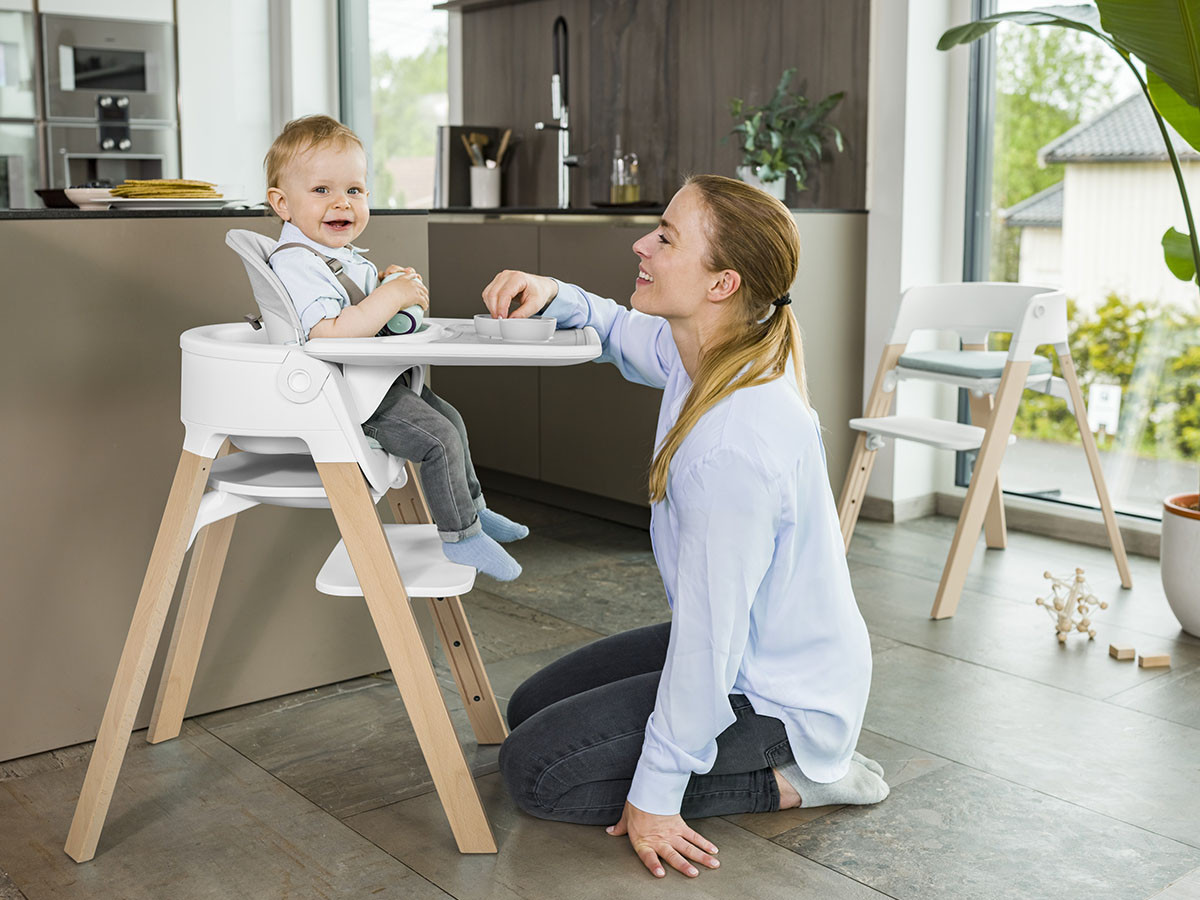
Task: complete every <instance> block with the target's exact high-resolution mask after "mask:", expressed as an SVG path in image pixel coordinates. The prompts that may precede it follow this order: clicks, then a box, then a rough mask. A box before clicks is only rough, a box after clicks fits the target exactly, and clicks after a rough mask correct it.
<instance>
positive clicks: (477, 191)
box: [471, 166, 500, 209]
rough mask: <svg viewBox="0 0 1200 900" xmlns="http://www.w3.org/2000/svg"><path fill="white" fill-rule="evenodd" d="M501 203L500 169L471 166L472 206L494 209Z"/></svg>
mask: <svg viewBox="0 0 1200 900" xmlns="http://www.w3.org/2000/svg"><path fill="white" fill-rule="evenodd" d="M499 205H500V170H499V169H497V168H489V167H487V166H471V206H473V207H475V208H476V209H494V208H495V207H497V206H499Z"/></svg>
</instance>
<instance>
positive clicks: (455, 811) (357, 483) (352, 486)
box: [317, 462, 496, 853]
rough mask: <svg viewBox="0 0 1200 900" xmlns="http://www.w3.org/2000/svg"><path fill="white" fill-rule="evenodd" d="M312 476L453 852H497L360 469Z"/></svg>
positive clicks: (320, 467) (335, 468) (323, 470)
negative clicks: (446, 825) (317, 482)
mask: <svg viewBox="0 0 1200 900" xmlns="http://www.w3.org/2000/svg"><path fill="white" fill-rule="evenodd" d="M317 471H318V472H319V473H320V475H321V481H322V482H323V483H324V485H325V493H326V495H327V496H328V497H329V504H330V506H332V507H333V515H334V518H335V519H337V524H338V529H339V530H340V531H341V533H342V539H343V540H344V541H345V542H346V550H347V551H348V552H349V554H350V562H351V563H352V564H353V566H354V573H355V575H357V576H358V583H359V585H360V586H361V587H362V591H363V596H364V597H365V598H366V601H367V608H368V609H369V610H370V612H371V618H372V619H373V620H374V622H375V629H376V631H378V633H379V640H380V642H381V643H382V644H383V650H384V653H385V654H386V655H387V659H388V663H389V664H390V665H391V667H392V675H393V677H394V678H395V679H396V686H397V687H398V688H399V689H400V696H401V697H402V698H403V700H404V708H405V709H406V710H407V711H408V717H409V719H410V720H411V721H412V725H413V730H414V731H415V732H416V735H417V743H418V744H420V746H421V752H422V753H423V754H424V756H425V762H426V764H427V765H428V766H429V773H430V775H432V776H433V784H434V787H435V788H436V789H437V792H438V797H439V798H440V799H441V801H442V806H443V808H444V809H445V811H446V818H447V819H449V820H450V829H451V830H452V831H453V832H454V839H455V841H457V843H458V849H459V850H460V851H462V852H463V853H495V852H496V841H495V838H494V837H493V836H492V830H491V826H490V825H489V824H488V820H487V815H486V813H484V810H483V802H482V801H481V800H480V798H479V791H478V790H477V789H476V787H475V781H474V778H473V777H472V775H471V769H470V767H469V766H468V765H467V761H466V758H465V757H464V756H463V752H462V747H461V746H460V745H459V743H458V736H457V735H456V734H455V733H454V725H453V724H452V723H451V721H450V714H449V712H447V710H446V704H445V703H444V702H442V695H441V689H440V688H439V687H438V682H437V677H436V676H435V675H434V673H433V664H432V662H430V659H429V653H428V651H427V650H426V649H425V642H424V641H423V640H422V638H421V632H420V629H419V628H418V626H417V620H416V618H415V617H414V616H413V611H412V607H410V606H409V599H408V593H407V592H406V591H405V590H404V583H403V582H402V581H401V580H400V573H399V572H398V571H397V569H396V563H395V560H393V559H392V552H391V548H390V547H389V546H388V542H387V537H386V536H385V535H384V532H383V526H382V525H381V524H380V521H379V515H378V513H377V512H376V511H375V506H374V504H373V503H372V502H371V496H370V494H369V493H368V492H367V485H366V482H365V481H364V480H363V476H362V471H361V470H360V469H359V467H358V465H357V464H356V463H321V462H319V463H317Z"/></svg>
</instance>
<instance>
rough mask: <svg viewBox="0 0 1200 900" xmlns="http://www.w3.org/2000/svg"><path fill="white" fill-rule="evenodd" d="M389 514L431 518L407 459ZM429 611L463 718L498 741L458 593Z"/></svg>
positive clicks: (483, 739) (499, 724) (501, 728)
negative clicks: (460, 701)
mask: <svg viewBox="0 0 1200 900" xmlns="http://www.w3.org/2000/svg"><path fill="white" fill-rule="evenodd" d="M388 505H389V506H391V508H392V515H393V516H394V517H395V519H396V521H397V522H398V523H400V524H402V525H427V524H429V523H431V522H432V521H433V516H432V514H431V513H430V511H429V504H428V503H427V502H426V500H425V493H424V491H422V490H421V484H420V482H419V481H418V480H417V472H416V469H415V467H414V466H413V464H412V463H411V462H410V463H408V481H407V482H406V483H405V484H404V487H401V488H393V489H392V490H390V491H388ZM429 607H430V611H431V612H432V613H433V620H434V622H435V623H436V625H437V631H438V637H440V638H441V641H442V647H443V649H444V650H445V651H446V660H447V661H448V662H449V664H450V670H451V671H452V672H453V673H454V681H455V683H456V684H457V685H458V692H459V693H460V694H461V695H462V699H463V706H464V707H465V708H466V710H467V718H468V719H470V721H471V728H472V730H473V731H474V732H475V741H476V742H477V743H479V744H500V743H503V742H504V739H505V738H506V737H508V727H507V726H506V725H505V723H504V717H503V716H502V715H501V714H500V706H499V704H497V703H496V695H495V694H494V693H493V692H492V683H491V681H490V680H489V679H488V674H487V669H485V668H484V666H483V659H482V658H481V657H480V655H479V647H478V646H477V645H476V643H475V635H473V634H472V633H471V627H470V625H469V624H468V623H467V615H466V612H465V611H464V610H463V605H462V600H461V599H460V598H458V597H430V598H429Z"/></svg>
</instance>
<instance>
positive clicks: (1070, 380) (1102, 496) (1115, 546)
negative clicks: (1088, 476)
mask: <svg viewBox="0 0 1200 900" xmlns="http://www.w3.org/2000/svg"><path fill="white" fill-rule="evenodd" d="M1054 349H1055V352H1056V353H1058V364H1059V367H1060V368H1061V369H1062V373H1063V381H1065V382H1066V383H1067V390H1068V391H1069V392H1070V394H1071V405H1072V406H1073V407H1075V424H1076V425H1078V427H1079V439H1080V440H1081V441H1082V442H1083V452H1084V455H1086V456H1087V461H1088V468H1089V469H1091V472H1092V483H1093V484H1094V485H1095V486H1096V496H1097V498H1099V500H1100V511H1101V512H1102V514H1103V515H1104V528H1105V530H1106V531H1107V532H1108V545H1109V546H1110V547H1111V548H1112V554H1113V559H1115V560H1116V562H1117V572H1118V573H1120V576H1121V587H1123V588H1131V587H1133V576H1132V575H1131V574H1130V572H1129V558H1128V557H1127V556H1126V555H1125V541H1124V539H1123V538H1122V537H1121V529H1120V527H1119V526H1118V525H1117V514H1116V512H1115V511H1114V510H1113V505H1112V500H1111V499H1110V498H1109V496H1108V485H1107V484H1106V483H1105V481H1104V469H1103V468H1102V467H1101V466H1100V453H1099V451H1098V450H1097V449H1096V439H1095V438H1094V437H1092V429H1091V426H1090V425H1088V420H1087V407H1086V406H1085V405H1084V402H1083V391H1081V390H1080V389H1079V378H1078V376H1077V375H1076V374H1075V361H1074V360H1073V359H1071V352H1070V350H1069V349H1068V348H1067V346H1066V345H1065V344H1064V345H1062V346H1061V347H1057V346H1056V347H1055V348H1054Z"/></svg>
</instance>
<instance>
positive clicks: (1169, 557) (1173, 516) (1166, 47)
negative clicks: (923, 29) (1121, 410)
mask: <svg viewBox="0 0 1200 900" xmlns="http://www.w3.org/2000/svg"><path fill="white" fill-rule="evenodd" d="M1095 2H1096V6H1095V7H1091V6H1049V7H1045V8H1042V9H1031V10H1022V11H1019V12H1007V13H997V14H996V15H991V16H985V17H984V18H982V19H979V20H977V21H975V22H968V23H967V24H965V25H959V26H957V27H955V28H951V29H950V30H949V31H947V32H946V33H945V34H943V35H942V37H941V40H939V41H938V49H939V50H949V49H950V48H951V47H954V46H957V45H959V44H969V43H971V42H972V41H976V40H978V39H979V38H981V37H983V36H984V35H985V34H987V33H988V32H989V31H991V30H992V29H993V28H995V27H996V25H998V24H999V23H1000V22H1015V23H1017V24H1020V25H1034V26H1036V25H1053V26H1057V27H1060V28H1072V29H1075V30H1076V31H1082V32H1084V33H1086V34H1091V35H1093V36H1094V37H1096V38H1097V39H1099V40H1101V41H1103V42H1104V43H1105V44H1107V45H1108V46H1109V47H1111V48H1112V49H1113V50H1114V51H1116V52H1117V53H1118V54H1119V55H1120V56H1121V58H1122V59H1123V60H1125V62H1126V64H1127V65H1128V66H1129V68H1130V69H1131V70H1132V71H1133V74H1134V77H1135V78H1136V79H1137V83H1138V86H1139V87H1140V88H1141V89H1142V93H1143V94H1144V95H1145V97H1146V101H1147V102H1148V103H1149V104H1150V109H1151V111H1152V112H1153V113H1154V120H1155V122H1156V123H1157V125H1158V129H1159V132H1160V133H1161V135H1162V138H1163V143H1164V144H1165V145H1166V149H1167V156H1168V158H1169V159H1170V161H1171V168H1172V170H1173V171H1174V173H1175V182H1176V184H1177V185H1178V187H1179V197H1180V200H1182V201H1183V210H1184V215H1185V216H1186V218H1187V227H1188V233H1187V234H1183V233H1181V232H1179V231H1177V230H1176V229H1175V228H1168V229H1167V231H1166V233H1165V234H1164V235H1163V237H1162V247H1163V256H1164V258H1165V260H1166V264H1167V267H1168V268H1169V269H1170V270H1171V273H1172V274H1173V275H1174V276H1175V277H1176V278H1179V279H1180V280H1182V281H1200V276H1198V273H1200V243H1198V240H1197V238H1198V236H1197V234H1196V224H1195V221H1194V220H1193V218H1192V207H1191V203H1190V202H1189V199H1188V192H1187V186H1186V184H1185V182H1184V180H1183V173H1182V171H1181V170H1180V167H1179V158H1178V156H1177V154H1176V153H1175V147H1174V146H1173V144H1172V143H1171V138H1170V135H1169V134H1168V132H1167V128H1166V124H1165V123H1166V122H1170V123H1171V125H1172V126H1173V127H1174V129H1175V130H1176V131H1177V132H1179V135H1180V136H1181V137H1182V138H1183V139H1184V140H1186V141H1187V142H1188V143H1189V144H1190V145H1191V146H1192V147H1195V148H1196V149H1198V150H1200V0H1095ZM1137 62H1141V63H1142V64H1143V65H1144V66H1145V67H1146V74H1145V77H1143V75H1142V72H1141V71H1140V70H1139V68H1138V66H1137V64H1136V63H1137ZM1198 501H1200V493H1183V494H1176V495H1173V496H1170V497H1167V498H1166V499H1165V500H1164V502H1163V529H1162V546H1161V550H1160V570H1161V573H1162V581H1163V588H1164V590H1165V591H1166V595H1167V601H1168V602H1169V603H1170V605H1171V610H1172V611H1173V612H1174V613H1175V617H1176V618H1177V619H1179V622H1180V624H1181V625H1183V627H1184V630H1185V631H1188V632H1190V633H1192V634H1195V635H1200V502H1198Z"/></svg>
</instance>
